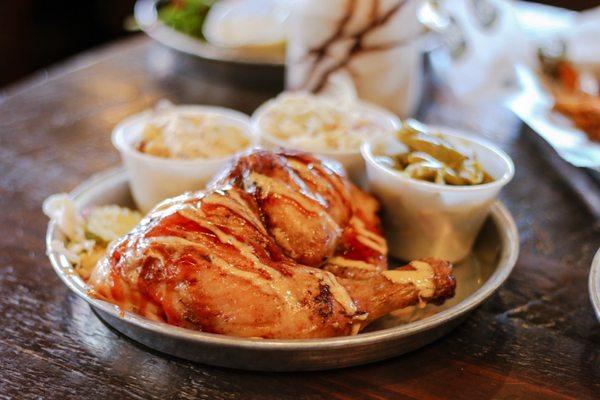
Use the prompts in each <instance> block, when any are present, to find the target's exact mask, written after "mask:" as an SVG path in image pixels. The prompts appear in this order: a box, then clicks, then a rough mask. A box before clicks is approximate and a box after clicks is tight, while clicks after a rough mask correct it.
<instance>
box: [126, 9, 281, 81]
mask: <svg viewBox="0 0 600 400" xmlns="http://www.w3.org/2000/svg"><path fill="white" fill-rule="evenodd" d="M161 3H163V2H162V1H160V0H138V1H137V2H136V4H135V8H134V16H135V20H136V22H137V24H138V26H139V27H140V29H141V30H142V31H144V32H145V33H146V34H147V35H148V36H150V37H151V38H152V39H154V40H156V41H157V42H159V43H161V44H162V45H164V46H166V47H168V48H170V49H172V50H174V51H175V52H176V53H177V54H178V55H179V56H181V57H183V58H186V59H187V60H186V62H188V63H189V61H193V62H194V63H195V64H196V66H197V68H199V69H202V71H203V72H204V73H205V74H206V75H209V76H210V77H212V78H215V79H219V80H220V81H223V82H226V83H229V84H233V85H239V86H244V87H250V88H267V89H278V90H282V89H283V80H284V64H285V54H284V51H281V50H280V51H277V50H268V49H265V50H263V51H261V50H257V49H245V48H224V47H218V46H214V45H212V44H210V43H207V42H206V41H203V40H200V39H198V38H195V37H192V36H189V35H187V34H185V33H181V32H178V31H177V30H175V29H173V28H171V27H169V26H167V25H166V24H164V23H163V22H162V21H160V20H159V18H158V7H159V6H160V5H161ZM190 58H191V59H192V60H190Z"/></svg>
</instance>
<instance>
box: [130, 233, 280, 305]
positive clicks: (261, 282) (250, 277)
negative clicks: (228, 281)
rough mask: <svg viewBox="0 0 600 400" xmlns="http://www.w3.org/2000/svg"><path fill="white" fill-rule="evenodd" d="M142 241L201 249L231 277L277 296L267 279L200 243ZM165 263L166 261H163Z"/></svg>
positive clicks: (155, 238) (167, 239)
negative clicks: (242, 268) (233, 264)
mask: <svg viewBox="0 0 600 400" xmlns="http://www.w3.org/2000/svg"><path fill="white" fill-rule="evenodd" d="M141 241H143V242H145V243H147V244H153V243H158V244H161V245H165V246H175V247H194V248H197V249H200V250H201V251H202V253H203V254H205V255H206V256H208V257H209V258H210V261H211V263H213V264H214V265H216V266H217V267H219V268H220V269H221V270H223V271H224V272H226V273H228V274H229V275H233V276H236V277H238V278H242V279H244V280H246V281H248V282H250V283H251V284H253V285H256V286H258V288H259V289H260V290H261V291H262V292H263V293H265V294H269V295H272V294H276V293H274V288H273V287H272V286H271V285H269V284H268V281H267V280H265V279H256V278H257V275H256V274H255V273H253V272H248V271H244V270H241V269H238V268H235V267H234V266H232V265H231V264H230V263H228V262H227V261H225V260H223V259H222V258H219V257H218V256H216V255H214V254H212V253H211V249H209V248H208V247H207V246H204V245H202V244H200V243H196V242H193V241H191V240H188V239H184V238H181V237H178V236H153V237H150V238H144V239H142V240H141ZM163 262H164V260H163Z"/></svg>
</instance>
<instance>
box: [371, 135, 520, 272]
mask: <svg viewBox="0 0 600 400" xmlns="http://www.w3.org/2000/svg"><path fill="white" fill-rule="evenodd" d="M403 129H413V128H410V127H403ZM426 130H427V132H424V133H425V134H426V135H431V138H433V140H432V141H433V142H434V143H435V142H436V141H438V140H439V142H437V143H438V144H439V143H443V144H444V145H445V146H447V147H449V148H451V149H452V150H453V151H456V152H457V153H458V154H460V155H462V156H463V157H464V158H462V161H460V162H459V164H462V163H468V164H470V166H469V167H468V168H466V169H465V170H462V169H461V168H460V167H461V165H451V164H452V163H450V165H445V164H446V163H445V162H444V161H443V160H444V157H438V158H440V159H441V160H440V159H438V160H437V162H438V163H439V165H438V166H439V167H440V168H441V170H443V169H444V168H446V169H452V170H453V171H452V172H450V171H448V170H445V171H442V172H439V175H442V177H438V176H436V175H435V174H433V175H431V174H429V176H427V174H425V175H421V174H417V175H413V172H414V171H410V170H409V171H406V163H404V165H402V166H400V167H399V166H398V165H397V164H396V165H394V163H390V159H392V160H394V159H396V158H399V159H405V158H406V156H405V155H408V154H411V153H417V154H416V155H417V158H416V161H417V162H423V160H425V161H424V163H425V164H424V165H425V166H427V167H430V168H432V167H433V166H435V162H436V160H432V159H428V158H427V155H429V156H431V154H427V153H431V152H430V151H423V152H420V153H421V154H418V153H419V152H418V151H415V149H414V148H410V147H409V146H407V145H406V141H405V140H402V137H401V136H399V135H402V134H404V133H406V132H402V130H400V131H399V133H398V134H397V135H388V136H384V137H379V138H375V139H373V140H371V141H368V142H366V143H365V144H363V146H362V148H361V151H362V154H363V157H364V158H365V161H366V165H367V181H368V188H369V189H370V190H371V191H372V193H373V194H374V195H376V196H377V197H378V198H379V199H380V201H381V203H382V205H383V212H384V217H383V221H384V225H385V231H386V237H387V238H388V241H389V244H390V246H389V248H390V253H391V254H392V255H393V256H395V257H398V258H400V259H403V260H411V259H419V258H423V257H436V258H441V259H445V260H448V261H451V262H457V261H460V260H462V259H463V258H465V257H466V256H467V255H468V254H469V252H470V251H471V248H472V246H473V242H474V241H475V238H476V236H477V234H478V233H479V230H480V229H481V227H482V225H483V222H484V221H485V219H486V217H487V215H488V214H489V211H490V208H491V206H492V204H493V203H494V201H495V200H496V198H497V196H498V193H499V192H500V190H501V189H502V187H504V186H505V185H506V184H507V183H508V182H509V181H510V180H511V179H512V176H513V174H514V165H513V163H512V161H511V159H510V157H509V156H508V155H506V153H504V152H503V151H502V150H500V149H499V148H498V147H497V146H495V145H493V144H492V143H490V142H488V141H486V140H483V139H481V138H478V137H476V136H474V135H470V134H467V133H464V132H461V131H458V130H455V129H451V128H446V127H428V128H426ZM425 149H427V148H426V147H425ZM421 150H423V148H421ZM423 153H425V154H423ZM419 156H421V159H419ZM430 158H433V159H435V158H436V157H430ZM440 161H441V162H440ZM455 162H458V160H455ZM399 164H402V162H401V161H400V162H399ZM473 164H479V166H477V167H475V168H473ZM453 167H454V168H453ZM474 171H475V172H474ZM430 172H431V171H430ZM446 172H448V173H449V174H450V175H452V177H451V178H448V177H449V176H450V175H445V174H446ZM474 175H479V177H478V178H477V177H476V178H474ZM444 176H445V177H444ZM457 176H458V178H460V179H466V180H469V179H474V181H471V182H461V181H460V180H454V179H455V178H456V177H457ZM449 181H454V184H452V183H450V182H449Z"/></svg>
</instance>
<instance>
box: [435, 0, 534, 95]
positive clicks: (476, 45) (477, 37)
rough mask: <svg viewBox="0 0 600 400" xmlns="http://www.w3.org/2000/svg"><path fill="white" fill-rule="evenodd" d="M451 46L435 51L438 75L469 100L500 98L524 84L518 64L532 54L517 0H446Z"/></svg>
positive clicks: (446, 34)
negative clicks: (518, 76)
mask: <svg viewBox="0 0 600 400" xmlns="http://www.w3.org/2000/svg"><path fill="white" fill-rule="evenodd" d="M439 4H440V8H439V12H440V13H441V15H442V17H445V20H446V26H445V27H444V28H443V31H442V40H443V41H444V43H445V46H444V47H443V48H442V49H439V50H437V51H434V52H433V53H432V65H433V68H434V71H435V73H436V75H437V76H438V77H439V78H441V80H442V81H443V82H444V83H445V84H446V85H448V87H449V88H450V89H451V91H452V93H453V94H454V95H455V96H456V97H457V98H458V99H459V100H461V101H463V102H466V103H477V102H481V101H486V100H493V101H497V100H498V99H499V98H503V97H504V96H506V95H508V94H512V93H514V91H515V90H516V89H517V88H518V86H517V83H516V82H517V80H516V72H515V65H516V64H518V63H520V62H523V60H525V59H526V53H527V49H526V45H525V43H524V40H523V37H524V36H523V32H522V30H521V28H520V26H519V24H518V23H517V18H516V15H515V10H514V8H513V4H512V2H509V1H503V0H479V1H472V0H446V1H442V2H440V3H439Z"/></svg>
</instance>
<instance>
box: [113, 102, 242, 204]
mask: <svg viewBox="0 0 600 400" xmlns="http://www.w3.org/2000/svg"><path fill="white" fill-rule="evenodd" d="M112 141H113V144H114V146H115V147H116V148H117V149H118V150H119V152H120V153H121V158H122V159H123V164H124V165H125V167H126V169H127V172H128V174H129V181H130V186H131V192H132V194H133V198H134V200H135V202H136V204H137V206H138V207H139V209H140V210H141V211H143V212H148V211H150V210H151V209H152V208H153V207H154V206H155V205H156V204H158V203H159V202H161V201H162V200H164V199H166V198H169V197H173V196H176V195H179V194H181V193H184V192H186V191H190V190H197V189H202V188H203V187H204V185H205V184H206V183H207V182H208V181H209V180H210V179H211V178H212V177H213V176H214V175H215V173H217V172H218V171H219V170H221V169H222V168H223V167H224V166H225V165H226V164H227V163H228V162H229V161H230V160H231V158H232V157H233V156H234V155H235V154H237V153H239V152H241V151H243V150H245V149H247V148H249V147H252V145H253V136H252V129H251V127H250V119H249V117H248V116H247V115H245V114H243V113H240V112H237V111H234V110H230V109H226V108H221V107H212V106H196V105H180V106H173V105H168V106H162V107H157V108H156V109H155V110H147V111H144V112H142V113H139V114H136V115H133V116H131V117H129V118H126V119H125V120H123V121H122V122H121V123H119V124H118V125H117V126H116V127H115V129H114V131H113V135H112Z"/></svg>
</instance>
